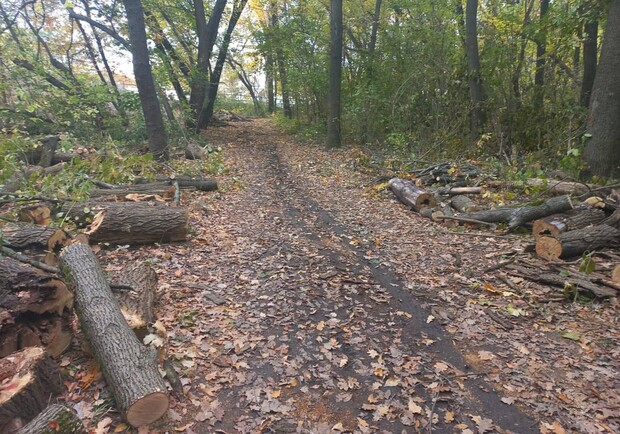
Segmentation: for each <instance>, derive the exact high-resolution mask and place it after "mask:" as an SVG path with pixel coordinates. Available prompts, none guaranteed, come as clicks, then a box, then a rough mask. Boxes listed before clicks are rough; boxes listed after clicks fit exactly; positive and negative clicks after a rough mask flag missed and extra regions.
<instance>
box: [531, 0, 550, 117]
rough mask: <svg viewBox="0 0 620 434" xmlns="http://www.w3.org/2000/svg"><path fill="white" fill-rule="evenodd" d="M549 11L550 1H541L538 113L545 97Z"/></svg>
mask: <svg viewBox="0 0 620 434" xmlns="http://www.w3.org/2000/svg"><path fill="white" fill-rule="evenodd" d="M548 10H549V0H541V1H540V20H539V27H540V28H539V30H538V37H537V38H536V73H535V75H534V85H535V91H534V92H535V94H534V106H535V107H536V111H537V112H539V113H540V112H541V111H542V109H543V101H544V97H545V90H544V86H545V62H546V56H547V29H546V26H547V24H546V19H545V18H546V16H547V12H548Z"/></svg>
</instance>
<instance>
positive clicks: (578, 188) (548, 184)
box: [487, 178, 596, 196]
mask: <svg viewBox="0 0 620 434" xmlns="http://www.w3.org/2000/svg"><path fill="white" fill-rule="evenodd" d="M487 185H489V186H490V187H498V188H503V189H519V190H521V189H525V188H527V187H540V188H543V189H544V190H545V191H544V192H545V193H548V194H552V195H557V196H563V195H572V196H579V195H583V194H586V193H588V192H589V191H590V190H591V189H592V188H594V187H596V186H595V185H590V184H582V183H580V182H569V181H561V180H557V179H539V178H531V179H528V180H526V181H489V182H487Z"/></svg>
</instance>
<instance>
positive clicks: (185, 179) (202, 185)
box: [136, 175, 217, 191]
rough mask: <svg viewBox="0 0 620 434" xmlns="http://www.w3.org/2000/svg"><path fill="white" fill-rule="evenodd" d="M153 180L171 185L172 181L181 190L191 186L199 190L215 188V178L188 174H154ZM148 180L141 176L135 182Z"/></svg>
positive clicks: (140, 182)
mask: <svg viewBox="0 0 620 434" xmlns="http://www.w3.org/2000/svg"><path fill="white" fill-rule="evenodd" d="M155 181H157V182H163V183H166V184H168V185H172V184H173V183H174V182H176V183H177V184H178V185H179V187H180V188H181V189H182V190H183V189H191V188H195V189H196V190H199V191H215V190H217V181H216V180H215V179H209V178H199V177H192V176H189V175H174V176H170V177H169V176H156V177H155ZM148 182H149V181H148V180H146V179H144V178H143V179H138V180H137V181H136V184H137V185H139V184H144V183H148Z"/></svg>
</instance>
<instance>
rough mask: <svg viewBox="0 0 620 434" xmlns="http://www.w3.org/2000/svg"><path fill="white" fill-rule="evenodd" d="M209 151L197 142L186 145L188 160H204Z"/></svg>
mask: <svg viewBox="0 0 620 434" xmlns="http://www.w3.org/2000/svg"><path fill="white" fill-rule="evenodd" d="M206 155H207V153H206V152H205V150H204V149H203V148H202V147H200V146H198V145H197V144H195V143H191V142H190V143H188V144H187V146H186V147H185V158H187V159H188V160H202V159H204V158H205V156H206Z"/></svg>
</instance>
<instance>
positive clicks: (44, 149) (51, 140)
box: [39, 136, 60, 167]
mask: <svg viewBox="0 0 620 434" xmlns="http://www.w3.org/2000/svg"><path fill="white" fill-rule="evenodd" d="M59 141H60V137H59V136H49V137H45V138H44V139H41V159H40V160H39V166H41V167H49V166H51V165H52V160H53V159H54V154H55V153H56V148H57V147H58V142H59Z"/></svg>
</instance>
